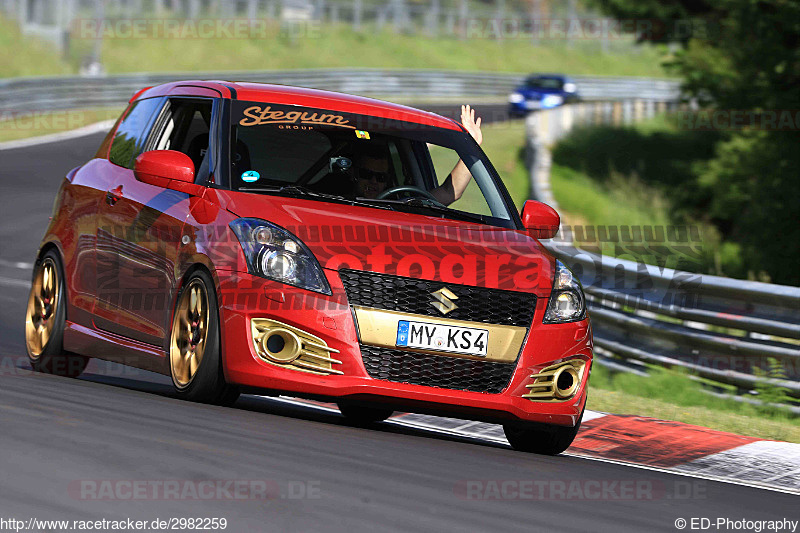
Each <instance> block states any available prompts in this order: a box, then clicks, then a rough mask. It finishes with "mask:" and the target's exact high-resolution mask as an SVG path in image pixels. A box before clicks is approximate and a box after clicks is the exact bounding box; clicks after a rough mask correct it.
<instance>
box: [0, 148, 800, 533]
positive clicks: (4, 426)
mask: <svg viewBox="0 0 800 533" xmlns="http://www.w3.org/2000/svg"><path fill="white" fill-rule="evenodd" d="M101 138H102V136H101V135H92V136H87V137H82V138H78V139H73V140H69V141H64V142H59V143H53V144H46V145H40V146H34V147H29V148H23V149H17V150H10V151H1V152H0V198H2V207H0V362H2V367H0V454H1V455H0V457H2V459H1V460H0V519H8V518H16V519H20V520H27V519H28V518H31V517H33V518H39V519H46V518H50V519H59V520H97V519H103V518H105V519H110V520H120V519H127V518H133V519H139V520H147V521H152V520H153V519H156V518H159V519H168V518H171V517H174V518H181V517H207V518H214V517H216V518H226V519H227V521H228V528H227V530H228V531H347V532H354V531H437V532H439V531H442V532H444V531H458V532H464V531H512V530H513V531H657V530H660V531H676V527H675V521H676V520H677V519H679V518H684V519H691V518H699V517H707V518H711V519H712V520H715V519H716V518H717V517H727V518H731V519H747V520H774V519H781V518H792V519H797V515H798V511H797V509H798V502H799V500H798V498H797V497H796V496H791V495H787V494H781V493H776V492H771V491H766V490H761V489H755V488H750V487H745V486H740V485H733V484H725V483H720V482H715V481H709V480H697V479H693V478H687V477H681V476H678V475H673V474H668V473H662V472H656V471H650V470H644V469H638V468H633V467H628V466H623V465H618V464H612V463H606V462H599V461H592V460H588V459H582V458H577V457H570V456H560V457H539V456H535V455H528V454H523V453H519V452H515V451H513V450H511V449H510V448H509V447H507V446H502V445H498V444H493V443H487V442H482V441H479V440H476V439H467V438H458V437H451V436H446V435H441V434H437V433H434V432H427V431H422V430H413V429H408V428H400V427H397V426H394V425H390V424H377V425H375V426H373V427H371V428H355V427H350V426H348V425H346V424H345V423H344V421H343V418H341V417H340V416H339V415H338V414H334V413H326V412H321V411H318V410H315V409H312V408H308V407H302V406H296V405H290V404H285V403H281V402H279V401H276V400H273V399H268V398H261V397H254V396H247V397H242V398H241V399H240V400H239V401H238V403H237V404H236V405H235V406H234V407H232V408H222V407H213V406H206V405H198V404H192V403H188V402H184V401H180V400H177V399H175V398H174V397H173V395H172V392H171V384H170V383H169V380H168V379H166V378H164V377H163V376H158V375H155V374H150V373H147V372H143V371H138V370H134V369H126V368H124V367H120V366H116V365H109V364H106V363H100V362H93V363H92V365H91V366H90V368H89V370H88V372H87V373H86V374H84V376H82V377H81V378H80V379H66V378H59V377H53V376H46V375H37V374H33V373H31V372H30V370H29V368H28V366H27V363H26V359H25V357H24V354H25V349H24V337H23V327H22V326H23V316H24V309H25V302H26V298H27V281H26V280H27V279H29V277H30V271H29V270H28V269H26V268H24V267H25V265H17V264H16V263H18V262H21V263H30V262H32V260H33V257H34V253H35V250H36V247H37V244H38V241H39V239H40V237H41V235H42V234H43V232H44V229H45V227H46V224H47V220H48V216H49V214H50V209H51V205H52V201H53V197H54V194H55V192H56V188H57V186H58V184H59V182H60V180H61V179H62V177H63V176H64V174H65V172H67V171H68V170H69V169H71V168H72V167H74V166H77V165H79V164H81V163H82V162H84V161H86V160H87V159H88V158H90V157H91V156H92V154H93V153H94V151H95V150H96V148H97V146H98V145H99V143H100V140H101ZM21 267H22V268H21ZM124 480H129V481H130V480H138V481H152V482H158V481H165V480H179V481H193V482H200V481H204V480H265V481H267V482H268V483H269V486H270V487H271V489H270V497H269V498H267V499H258V500H237V499H235V498H233V499H231V498H229V497H223V498H222V499H218V500H216V499H215V500H212V501H198V500H192V499H178V500H176V499H163V498H162V499H150V500H139V499H137V500H133V501H129V500H121V501H120V500H111V501H97V500H93V499H86V498H87V496H88V497H91V496H92V493H91V491H90V492H89V493H81V491H80V490H79V489H76V487H80V485H79V484H80V482H81V481H92V482H97V481H112V482H115V483H116V482H117V481H124ZM503 480H506V481H509V480H510V481H512V483H513V482H516V481H519V480H525V481H526V482H530V481H535V482H536V483H537V485H536V486H537V487H539V486H544V487H546V489H545V490H546V496H545V498H544V499H540V498H538V497H536V496H538V495H539V494H541V493H539V492H536V491H534V492H533V495H534V497H530V495H529V494H530V493H526V494H524V495H523V496H521V497H515V496H514V495H513V493H507V496H508V497H507V498H506V499H496V498H495V499H488V500H486V499H475V498H467V497H465V496H466V495H465V492H464V487H465V486H466V483H467V482H469V481H471V482H473V485H472V486H473V487H475V486H477V487H480V489H476V492H473V493H472V494H473V496H475V495H482V496H496V493H494V492H493V491H490V490H489V488H490V487H492V486H493V485H492V484H491V482H492V481H503ZM634 482H639V483H644V484H645V486H649V487H651V489H652V490H649V491H645V493H644V494H643V495H642V497H643V498H644V499H642V498H638V499H637V498H636V497H635V495H634V497H633V498H630V497H625V494H623V493H622V492H620V490H618V489H617V488H616V487H621V486H628V487H630V486H631V483H634ZM476 483H477V485H476ZM576 483H577V487H579V488H580V487H584V488H586V487H589V486H592V487H596V486H597V484H598V483H600V484H601V486H603V487H606V488H607V489H608V492H607V493H606V494H605V495H601V496H600V497H599V498H593V499H588V500H587V499H583V498H582V497H581V496H580V495H579V494H573V495H569V494H563V493H562V494H559V493H558V488H559V487H563V486H564V485H566V486H572V487H575V486H576V485H575V484H576ZM95 486H97V485H95ZM183 486H185V485H183ZM588 492H589V491H588V490H587V492H586V494H588ZM593 494H595V496H596V493H593ZM628 496H630V495H628ZM189 497H190V496H189Z"/></svg>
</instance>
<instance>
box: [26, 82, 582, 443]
mask: <svg viewBox="0 0 800 533" xmlns="http://www.w3.org/2000/svg"><path fill="white" fill-rule="evenodd" d="M558 224H559V217H558V215H557V214H556V213H555V211H553V210H552V209H551V208H549V207H548V206H546V205H544V204H541V203H538V202H533V201H528V202H526V204H525V207H524V209H523V211H522V215H521V216H520V215H519V214H518V212H517V211H516V209H515V207H514V204H513V203H512V201H511V199H510V197H509V195H508V192H507V191H506V189H505V187H504V186H503V183H502V181H501V180H500V178H499V177H498V175H497V172H496V171H495V169H494V168H493V167H492V165H491V163H490V162H489V160H488V159H487V157H486V155H485V154H484V153H483V151H482V150H481V149H480V147H479V144H478V142H476V140H475V139H474V138H473V136H471V135H470V133H469V132H468V131H467V129H465V127H463V126H462V125H461V124H459V123H458V122H455V121H453V120H450V119H447V118H444V117H441V116H438V115H434V114H431V113H427V112H424V111H419V110H416V109H411V108H408V107H404V106H399V105H395V104H390V103H386V102H380V101H376V100H371V99H366V98H359V97H353V96H347V95H343V94H337V93H331V92H325V91H317V90H310V89H300V88H292V87H282V86H271V85H261V84H251V83H228V82H216V81H214V82H209V81H184V82H175V83H169V84H165V85H161V86H158V87H153V88H148V89H144V90H142V91H140V92H139V93H137V94H136V95H135V96H134V97H133V98H132V99H131V102H130V105H129V106H128V108H127V109H126V111H125V112H124V113H123V114H122V116H121V117H120V119H119V120H118V121H117V124H116V125H115V126H114V128H113V130H112V131H111V132H110V133H109V134H108V136H107V137H106V139H105V140H104V142H103V143H102V145H101V146H100V148H99V150H98V151H97V155H96V156H95V158H94V159H92V160H90V161H88V162H87V163H86V164H84V165H83V166H81V167H79V168H76V169H74V170H72V171H70V172H69V173H68V174H67V176H66V177H65V179H64V181H63V183H62V185H61V188H60V190H59V192H58V196H57V198H56V202H55V205H54V209H53V217H52V223H51V224H50V226H49V228H48V230H47V232H46V235H45V236H44V239H43V240H42V244H41V247H40V249H39V253H38V257H37V259H36V263H35V268H34V276H33V287H32V290H31V294H30V298H29V302H28V307H27V313H26V341H27V348H28V353H29V356H30V360H31V364H32V365H33V367H34V368H35V369H37V370H39V371H43V372H50V373H55V374H60V375H68V376H76V375H78V374H80V373H81V372H82V371H83V370H84V368H85V366H86V364H87V361H88V359H89V358H92V357H95V358H99V359H106V360H112V361H117V362H121V363H123V364H126V365H131V366H135V367H138V368H143V369H147V370H151V371H155V372H159V373H162V374H165V375H168V376H171V378H172V381H173V383H174V385H175V390H176V394H177V395H178V397H181V398H185V399H190V400H196V401H202V402H209V403H217V404H230V403H232V402H233V401H235V400H236V398H237V397H238V395H239V394H240V393H243V392H244V393H260V394H278V393H280V394H289V395H293V396H300V397H307V398H315V399H323V400H327V401H333V402H336V403H337V404H338V405H339V406H340V409H341V411H342V414H343V415H344V416H345V417H347V418H349V419H351V420H352V421H353V422H356V423H369V422H375V421H380V420H383V419H386V418H387V417H389V416H390V415H391V413H392V412H393V411H395V410H404V411H411V412H424V413H430V414H441V415H447V416H454V417H462V418H466V419H474V420H484V421H489V422H496V423H501V424H503V425H504V427H505V431H506V435H507V436H508V440H509V442H510V443H511V445H512V446H513V447H514V448H516V449H519V450H525V451H533V452H537V453H545V454H555V453H560V452H561V451H563V450H565V449H566V448H567V447H568V446H569V444H570V443H571V442H572V440H573V438H574V437H575V434H576V433H577V430H578V427H579V425H580V421H581V417H582V414H583V410H584V406H585V404H586V388H587V380H588V377H589V371H590V368H591V362H592V335H591V328H590V325H589V320H588V318H587V316H586V306H585V301H584V295H583V291H582V289H581V286H580V284H579V283H578V282H577V280H576V279H575V278H574V277H573V276H572V273H571V272H570V271H569V270H568V269H567V268H566V267H565V266H564V265H563V264H561V263H560V262H559V261H557V260H556V259H554V258H553V257H552V256H551V255H550V254H548V253H547V251H545V249H544V248H543V247H542V246H541V244H540V243H539V241H538V240H537V239H540V238H550V237H553V236H554V235H555V233H556V231H557V230H558Z"/></svg>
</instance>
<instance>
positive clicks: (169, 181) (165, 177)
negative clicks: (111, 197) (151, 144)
mask: <svg viewBox="0 0 800 533" xmlns="http://www.w3.org/2000/svg"><path fill="white" fill-rule="evenodd" d="M133 175H134V176H136V179H137V180H139V181H141V182H144V183H149V184H150V185H155V186H157V187H164V188H166V189H175V190H179V191H183V192H186V193H189V194H198V189H199V191H200V193H202V189H203V187H202V186H200V185H195V183H194V163H193V162H192V160H191V159H190V158H189V156H188V155H186V154H184V153H182V152H177V151H175V150H151V151H149V152H143V153H142V154H140V155H139V157H137V158H136V162H135V163H134V165H133Z"/></svg>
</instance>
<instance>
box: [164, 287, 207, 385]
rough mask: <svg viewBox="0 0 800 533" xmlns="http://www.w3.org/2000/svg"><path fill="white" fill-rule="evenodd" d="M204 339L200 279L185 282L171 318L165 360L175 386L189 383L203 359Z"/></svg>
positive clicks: (204, 304) (203, 294)
mask: <svg viewBox="0 0 800 533" xmlns="http://www.w3.org/2000/svg"><path fill="white" fill-rule="evenodd" d="M207 342H208V295H207V294H206V288H205V286H204V285H203V282H202V281H200V279H198V278H195V279H193V280H192V281H190V282H189V285H187V286H186V289H185V290H184V291H183V292H182V293H181V297H180V300H179V301H178V305H177V306H176V307H175V318H174V319H173V320H172V336H171V339H170V345H169V360H170V365H171V367H172V381H173V382H174V383H175V386H176V387H178V388H179V389H185V388H186V387H188V386H189V384H190V383H191V382H192V379H194V376H195V375H196V374H197V369H198V368H200V363H202V362H203V355H204V354H205V351H206V344H207Z"/></svg>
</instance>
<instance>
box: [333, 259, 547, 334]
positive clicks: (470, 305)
mask: <svg viewBox="0 0 800 533" xmlns="http://www.w3.org/2000/svg"><path fill="white" fill-rule="evenodd" d="M339 276H340V277H341V279H342V283H343V284H344V289H345V292H346V293H347V300H348V301H349V302H350V305H359V306H364V307H374V308H376V309H387V310H390V311H400V312H403V313H414V314H418V315H428V316H434V317H441V316H442V314H441V313H440V312H439V311H438V310H437V309H436V308H435V307H433V306H432V305H431V302H432V301H433V297H432V296H431V293H432V292H435V291H438V290H439V289H441V288H442V287H447V288H449V289H450V290H452V291H453V292H454V293H455V294H456V296H458V300H456V302H455V303H456V304H457V305H458V307H457V308H456V309H455V310H453V311H451V312H450V313H448V314H447V318H450V319H453V320H470V321H473V322H485V323H487V324H503V325H506V326H521V327H525V328H527V327H530V325H531V323H532V322H533V313H534V311H535V310H536V295H534V294H529V293H525V292H515V291H505V290H501V289H487V288H483V287H470V286H468V285H455V284H451V283H440V282H437V281H427V280H422V279H414V278H402V277H399V276H390V275H387V274H376V273H374V272H363V271H361V270H344V269H343V270H340V271H339Z"/></svg>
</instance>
